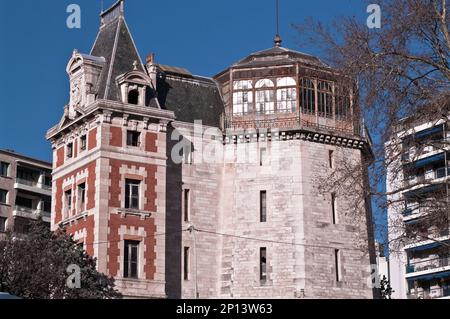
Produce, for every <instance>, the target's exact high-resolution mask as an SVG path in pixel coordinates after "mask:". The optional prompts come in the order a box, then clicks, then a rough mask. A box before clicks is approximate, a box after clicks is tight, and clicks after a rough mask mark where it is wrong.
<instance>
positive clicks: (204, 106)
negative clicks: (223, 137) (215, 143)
mask: <svg viewBox="0 0 450 319" xmlns="http://www.w3.org/2000/svg"><path fill="white" fill-rule="evenodd" d="M172 70H173V69H172ZM188 73H189V74H190V72H188ZM157 91H158V99H159V103H160V104H161V108H163V109H167V110H170V111H173V112H175V118H176V119H177V120H178V121H182V122H189V123H194V121H195V120H202V123H203V125H208V126H213V127H220V117H221V114H223V113H224V105H223V101H222V97H221V95H220V91H219V88H218V86H217V84H216V82H215V81H214V80H212V79H210V78H204V77H199V76H194V75H183V74H179V75H178V76H174V75H168V76H165V75H164V73H163V74H162V76H160V77H158V83H157Z"/></svg>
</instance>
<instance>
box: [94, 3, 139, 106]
mask: <svg viewBox="0 0 450 319" xmlns="http://www.w3.org/2000/svg"><path fill="white" fill-rule="evenodd" d="M100 16H101V19H102V25H101V27H100V30H99V32H98V34H97V39H96V40H95V43H94V46H93V47H92V50H91V53H90V55H93V56H96V57H103V58H104V59H105V66H104V68H103V71H102V74H101V76H100V80H99V83H98V97H99V98H101V99H106V100H112V101H118V100H120V99H119V91H118V88H117V85H116V78H117V77H118V76H119V75H121V74H124V73H127V72H129V71H132V70H138V71H141V72H145V68H144V66H143V64H142V60H141V58H140V56H139V52H138V50H137V48H136V45H135V43H134V40H133V37H132V36H131V33H130V30H129V29H128V26H127V23H126V21H125V17H124V7H123V0H119V1H117V2H116V3H115V4H114V5H113V6H112V7H111V8H109V9H107V10H106V11H104V12H103V13H102V14H101V15H100Z"/></svg>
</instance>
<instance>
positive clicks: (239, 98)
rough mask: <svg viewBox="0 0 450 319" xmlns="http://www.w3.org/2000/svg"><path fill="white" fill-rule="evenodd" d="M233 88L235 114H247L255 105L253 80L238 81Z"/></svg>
mask: <svg viewBox="0 0 450 319" xmlns="http://www.w3.org/2000/svg"><path fill="white" fill-rule="evenodd" d="M233 90H234V92H233V115H244V114H247V113H248V112H249V109H251V108H252V106H253V92H252V82H251V81H248V80H244V81H236V82H234V84H233Z"/></svg>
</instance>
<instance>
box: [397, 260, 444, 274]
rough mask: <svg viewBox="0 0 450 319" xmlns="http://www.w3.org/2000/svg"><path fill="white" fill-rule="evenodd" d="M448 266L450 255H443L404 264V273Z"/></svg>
mask: <svg viewBox="0 0 450 319" xmlns="http://www.w3.org/2000/svg"><path fill="white" fill-rule="evenodd" d="M448 266H450V255H448V256H444V257H438V258H433V259H428V260H421V261H417V262H413V263H409V264H408V265H406V273H407V274H410V273H414V272H419V271H426V270H435V269H436V270H439V271H440V270H441V269H440V268H443V267H448Z"/></svg>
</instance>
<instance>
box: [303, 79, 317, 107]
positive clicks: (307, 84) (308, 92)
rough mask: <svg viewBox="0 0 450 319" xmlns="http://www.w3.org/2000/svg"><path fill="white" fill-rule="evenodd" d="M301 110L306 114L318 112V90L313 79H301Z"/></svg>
mask: <svg viewBox="0 0 450 319" xmlns="http://www.w3.org/2000/svg"><path fill="white" fill-rule="evenodd" d="M300 91H301V99H300V103H301V110H302V113H304V114H316V91H315V87H314V82H313V80H311V79H307V78H302V79H301V80H300Z"/></svg>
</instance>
